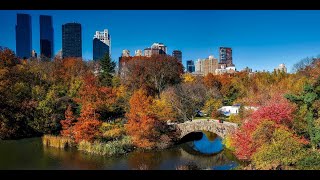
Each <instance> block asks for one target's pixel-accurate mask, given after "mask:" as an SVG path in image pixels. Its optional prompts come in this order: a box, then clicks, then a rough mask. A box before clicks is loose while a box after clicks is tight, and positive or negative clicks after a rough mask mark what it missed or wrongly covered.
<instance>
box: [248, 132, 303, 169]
mask: <svg viewBox="0 0 320 180" xmlns="http://www.w3.org/2000/svg"><path fill="white" fill-rule="evenodd" d="M272 136H273V137H272V138H271V141H270V142H271V143H266V144H264V145H262V146H261V148H259V149H258V150H257V152H256V153H255V154H253V159H252V160H253V161H252V162H253V164H254V165H255V166H256V168H257V169H274V168H275V167H278V166H283V165H284V166H290V165H294V164H295V163H296V162H297V161H298V160H299V159H300V158H301V157H302V156H303V155H304V153H303V152H304V151H303V144H302V143H300V141H299V140H298V139H297V138H296V137H295V136H294V134H293V133H291V132H290V131H288V130H287V129H285V128H283V127H281V128H277V129H276V130H275V132H274V133H273V135H272Z"/></svg>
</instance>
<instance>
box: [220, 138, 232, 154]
mask: <svg viewBox="0 0 320 180" xmlns="http://www.w3.org/2000/svg"><path fill="white" fill-rule="evenodd" d="M222 143H223V144H224V146H225V147H226V148H227V149H230V150H231V151H234V147H233V146H232V138H231V136H230V135H228V136H226V137H225V138H224V139H223V142H222Z"/></svg>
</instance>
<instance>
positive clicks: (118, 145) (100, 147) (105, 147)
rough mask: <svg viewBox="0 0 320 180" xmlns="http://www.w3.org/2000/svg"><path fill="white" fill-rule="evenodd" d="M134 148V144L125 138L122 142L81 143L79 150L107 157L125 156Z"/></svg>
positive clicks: (128, 138)
mask: <svg viewBox="0 0 320 180" xmlns="http://www.w3.org/2000/svg"><path fill="white" fill-rule="evenodd" d="M132 148H133V146H132V142H131V139H130V137H128V136H125V137H123V138H122V139H121V140H114V141H108V142H106V143H104V142H99V141H95V142H94V143H90V142H88V141H81V142H80V143H79V145H78V150H80V151H85V152H87V153H91V154H98V155H107V156H112V155H119V154H125V153H127V152H129V151H131V149H132Z"/></svg>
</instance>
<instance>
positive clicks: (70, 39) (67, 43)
mask: <svg viewBox="0 0 320 180" xmlns="http://www.w3.org/2000/svg"><path fill="white" fill-rule="evenodd" d="M65 57H82V38H81V24H79V23H67V24H64V25H62V58H65Z"/></svg>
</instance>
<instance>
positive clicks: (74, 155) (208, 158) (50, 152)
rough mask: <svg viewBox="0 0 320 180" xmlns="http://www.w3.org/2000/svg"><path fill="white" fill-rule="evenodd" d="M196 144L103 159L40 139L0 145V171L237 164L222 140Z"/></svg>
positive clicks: (207, 136) (206, 135) (205, 138)
mask: <svg viewBox="0 0 320 180" xmlns="http://www.w3.org/2000/svg"><path fill="white" fill-rule="evenodd" d="M201 134H202V135H201V136H200V137H198V138H197V139H196V140H192V141H189V142H184V143H181V144H179V145H176V146H174V147H173V148H169V149H165V150H158V151H133V152H131V153H128V154H126V155H121V156H114V157H104V156H99V155H90V154H86V153H84V152H80V151H77V150H76V149H67V150H64V149H57V148H53V147H44V146H43V145H42V142H41V139H40V138H28V139H21V140H2V141H0V169H58V170H65V169H66V170H72V169H109V170H134V169H139V167H144V169H155V170H175V169H176V168H177V167H178V166H181V165H186V164H194V165H196V166H197V167H200V168H201V169H216V170H228V169H231V168H234V167H236V166H237V165H238V164H239V163H240V162H239V161H238V160H237V159H236V158H235V157H234V156H233V154H232V153H230V152H229V151H228V150H226V149H224V148H223V145H222V143H221V138H220V137H218V136H217V135H215V134H213V133H210V132H201Z"/></svg>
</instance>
